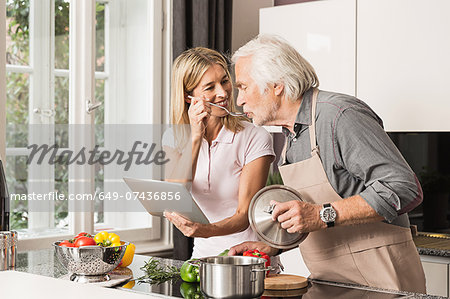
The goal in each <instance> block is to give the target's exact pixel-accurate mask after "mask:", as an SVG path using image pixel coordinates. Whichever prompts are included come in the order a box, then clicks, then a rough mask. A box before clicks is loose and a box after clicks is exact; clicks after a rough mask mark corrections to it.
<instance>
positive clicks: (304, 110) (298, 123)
mask: <svg viewBox="0 0 450 299" xmlns="http://www.w3.org/2000/svg"><path fill="white" fill-rule="evenodd" d="M312 93H313V88H310V89H308V90H307V91H306V92H305V93H304V94H303V97H302V102H301V103H300V107H299V108H298V112H297V116H296V117H295V124H294V130H295V128H298V130H300V129H301V127H302V126H303V125H307V126H309V125H311V102H312ZM282 130H283V133H284V135H286V136H289V134H290V133H291V132H290V131H289V130H288V129H286V128H283V129H282ZM295 131H297V130H295Z"/></svg>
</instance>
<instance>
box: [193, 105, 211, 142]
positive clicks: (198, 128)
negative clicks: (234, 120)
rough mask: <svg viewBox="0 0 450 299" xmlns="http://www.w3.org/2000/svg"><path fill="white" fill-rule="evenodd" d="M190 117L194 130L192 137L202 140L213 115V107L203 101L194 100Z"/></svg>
mask: <svg viewBox="0 0 450 299" xmlns="http://www.w3.org/2000/svg"><path fill="white" fill-rule="evenodd" d="M188 115H189V122H190V124H191V129H192V137H194V138H201V137H202V136H203V134H204V132H205V129H206V123H207V121H208V118H209V117H210V115H211V107H210V106H209V105H207V104H206V103H205V100H203V99H198V98H192V99H191V105H190V107H189V110H188Z"/></svg>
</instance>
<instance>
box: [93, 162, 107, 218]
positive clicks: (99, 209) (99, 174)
mask: <svg viewBox="0 0 450 299" xmlns="http://www.w3.org/2000/svg"><path fill="white" fill-rule="evenodd" d="M103 170H104V167H103V165H102V164H100V163H96V164H95V191H96V192H97V194H100V192H103V191H104V184H103V182H104V175H103ZM94 222H95V224H97V223H104V222H105V215H104V201H103V200H100V199H99V198H98V197H97V198H96V199H95V209H94Z"/></svg>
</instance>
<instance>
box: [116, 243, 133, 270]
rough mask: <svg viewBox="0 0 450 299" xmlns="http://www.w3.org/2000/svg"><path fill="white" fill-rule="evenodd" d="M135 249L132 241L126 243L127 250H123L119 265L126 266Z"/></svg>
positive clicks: (130, 261)
mask: <svg viewBox="0 0 450 299" xmlns="http://www.w3.org/2000/svg"><path fill="white" fill-rule="evenodd" d="M135 250H136V246H135V245H134V244H133V243H130V244H128V246H127V250H125V254H124V255H123V258H122V262H121V263H120V265H119V266H120V267H128V266H129V265H130V264H131V263H132V262H133V258H134V251H135Z"/></svg>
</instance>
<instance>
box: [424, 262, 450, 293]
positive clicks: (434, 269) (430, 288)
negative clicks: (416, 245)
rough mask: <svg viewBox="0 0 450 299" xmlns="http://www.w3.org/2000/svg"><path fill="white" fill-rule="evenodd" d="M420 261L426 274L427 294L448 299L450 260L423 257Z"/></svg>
mask: <svg viewBox="0 0 450 299" xmlns="http://www.w3.org/2000/svg"><path fill="white" fill-rule="evenodd" d="M420 259H421V261H422V266H423V271H424V272H425V279H426V284H427V294H430V295H438V296H444V297H448V296H449V294H450V293H449V288H450V281H449V279H450V278H449V264H450V258H448V257H440V256H429V255H421V256H420Z"/></svg>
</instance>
